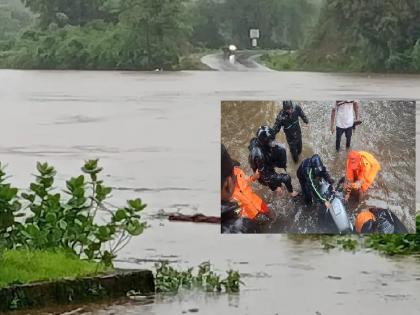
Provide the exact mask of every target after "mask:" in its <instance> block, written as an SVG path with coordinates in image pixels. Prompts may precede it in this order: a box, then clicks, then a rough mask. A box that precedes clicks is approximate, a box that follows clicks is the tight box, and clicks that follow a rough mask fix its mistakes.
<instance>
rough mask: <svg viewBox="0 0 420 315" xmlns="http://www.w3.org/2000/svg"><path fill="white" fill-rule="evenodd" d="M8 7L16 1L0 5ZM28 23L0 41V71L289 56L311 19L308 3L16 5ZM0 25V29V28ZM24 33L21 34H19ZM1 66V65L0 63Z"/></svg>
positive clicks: (177, 0)
mask: <svg viewBox="0 0 420 315" xmlns="http://www.w3.org/2000/svg"><path fill="white" fill-rule="evenodd" d="M0 1H3V2H4V1H7V2H9V4H10V3H15V5H18V2H19V0H0ZM21 4H23V5H24V7H23V6H22V5H21V6H20V9H21V12H23V9H25V12H26V14H28V12H29V11H28V10H30V12H31V15H30V18H31V19H32V22H31V23H26V24H24V23H23V24H20V25H16V26H15V27H14V28H15V30H16V32H15V34H14V35H15V36H14V37H9V38H0V43H1V44H0V49H1V50H2V52H1V55H0V57H1V60H2V63H3V64H2V65H3V66H8V67H17V68H63V69H66V68H75V69H154V68H162V67H163V68H166V69H171V68H173V67H175V66H176V65H177V64H178V62H179V58H180V57H181V56H183V55H187V54H189V53H191V52H193V51H196V50H197V49H200V48H201V49H219V48H221V47H223V46H226V45H228V44H231V43H233V44H235V45H237V46H238V47H239V48H248V47H249V46H250V42H249V37H248V32H249V29H250V28H253V27H256V28H259V29H260V30H261V40H260V46H261V47H264V48H287V49H297V48H299V47H301V46H302V45H303V42H304V40H305V33H306V31H307V28H308V26H309V25H310V24H311V23H313V21H314V20H315V17H314V14H313V11H314V10H315V8H317V7H318V5H316V4H315V3H314V0H261V1H254V0H224V1H221V0H126V1H122V0H22V3H21ZM3 22H4V21H1V22H0V24H7V23H3ZM25 26H26V28H25ZM0 62H1V61H0Z"/></svg>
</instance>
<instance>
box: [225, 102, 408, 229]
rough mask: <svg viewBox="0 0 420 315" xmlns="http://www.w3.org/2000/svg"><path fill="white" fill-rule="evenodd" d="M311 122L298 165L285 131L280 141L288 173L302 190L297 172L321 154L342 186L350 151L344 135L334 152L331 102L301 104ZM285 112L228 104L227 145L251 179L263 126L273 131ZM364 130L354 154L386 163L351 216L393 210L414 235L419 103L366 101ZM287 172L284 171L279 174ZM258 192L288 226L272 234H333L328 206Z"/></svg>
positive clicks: (273, 105) (274, 106) (357, 134)
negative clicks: (251, 159) (253, 149)
mask: <svg viewBox="0 0 420 315" xmlns="http://www.w3.org/2000/svg"><path fill="white" fill-rule="evenodd" d="M296 104H298V105H300V106H301V108H302V109H303V111H304V113H305V114H306V116H307V117H308V119H309V127H307V126H306V125H305V124H304V123H303V122H302V121H300V124H301V127H302V139H303V140H302V141H303V150H302V154H301V157H300V160H299V162H298V163H297V164H295V163H294V162H293V160H292V158H291V155H290V152H289V148H288V144H287V142H286V139H285V135H284V132H283V130H282V131H280V133H278V134H277V138H276V141H277V142H279V143H281V144H283V145H284V146H285V147H286V149H287V151H288V165H287V173H288V174H290V176H291V177H292V184H293V186H294V188H295V189H296V190H297V191H300V185H299V181H298V179H297V177H296V171H297V168H298V167H299V164H300V163H301V162H302V160H303V159H305V158H307V157H311V156H312V155H313V154H319V155H320V156H321V158H322V161H323V162H324V165H325V166H326V167H327V170H328V171H329V173H330V175H331V176H332V178H333V179H335V181H336V182H337V181H338V179H339V178H341V177H343V176H345V169H346V158H347V151H346V149H345V136H344V135H343V137H342V140H341V149H340V152H339V153H337V152H336V150H335V138H336V137H335V134H334V135H333V134H331V131H330V121H331V108H332V104H333V102H331V101H314V102H296ZM280 109H281V105H279V103H278V102H253V101H251V102H223V104H222V109H221V112H222V134H221V139H222V142H223V143H224V144H225V145H226V147H227V149H228V151H229V152H230V154H231V156H232V157H233V158H234V159H237V160H238V161H239V162H240V163H241V165H242V167H243V169H244V170H245V171H246V173H247V174H252V170H251V168H250V166H249V163H248V155H249V150H248V145H249V141H250V140H251V139H252V138H253V137H255V133H256V131H257V130H258V128H259V127H260V126H262V125H269V126H271V127H272V126H273V125H274V122H275V119H276V117H277V114H278V113H279V111H280ZM359 111H360V117H361V120H362V122H363V123H362V125H360V126H358V127H357V128H356V130H355V131H354V132H353V136H352V149H354V150H360V151H367V152H369V153H371V154H373V156H375V157H376V159H377V160H378V161H379V163H380V164H381V168H382V169H381V171H380V172H379V175H378V176H377V179H376V181H375V183H374V184H373V185H372V186H371V187H370V189H369V191H368V195H367V198H366V199H365V200H363V201H362V202H361V203H357V202H355V201H354V200H352V199H350V202H349V204H348V205H347V212H348V215H349V216H350V218H351V220H352V221H354V219H355V215H357V213H358V211H360V210H362V209H365V208H368V207H382V208H389V209H391V210H392V211H393V212H394V213H395V214H396V215H397V216H398V217H399V218H400V220H401V221H402V222H403V223H404V225H405V226H406V227H407V228H408V230H409V231H410V232H414V233H415V230H416V229H415V220H414V217H415V211H416V210H415V198H416V187H415V177H414V173H413V170H414V169H415V164H416V157H415V143H416V142H415V137H416V122H415V111H416V108H415V102H397V101H361V105H360V108H359ZM278 172H279V173H280V172H283V173H284V170H278ZM253 187H254V191H255V192H257V194H258V195H260V196H261V197H262V198H263V200H265V201H266V202H267V203H268V204H269V206H271V208H272V209H273V210H274V211H276V213H278V214H279V215H280V217H279V218H280V219H279V220H281V221H283V222H279V223H278V224H277V225H276V227H273V229H272V230H271V232H293V233H318V232H328V231H329V229H330V228H329V227H328V226H327V224H326V223H325V222H323V220H322V218H323V215H322V214H323V209H324V208H323V207H322V206H321V205H317V204H314V205H313V206H310V207H308V206H305V205H304V202H303V198H297V199H296V200H291V198H290V197H288V196H284V197H279V196H277V195H276V194H275V193H273V192H272V191H271V190H270V189H269V188H268V187H265V186H262V185H261V184H259V183H258V182H256V183H254V184H253Z"/></svg>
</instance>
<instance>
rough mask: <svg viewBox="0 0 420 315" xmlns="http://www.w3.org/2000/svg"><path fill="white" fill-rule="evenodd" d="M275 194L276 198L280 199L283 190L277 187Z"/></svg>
mask: <svg viewBox="0 0 420 315" xmlns="http://www.w3.org/2000/svg"><path fill="white" fill-rule="evenodd" d="M276 193H277V196H279V197H282V196H283V188H281V187H277V189H276Z"/></svg>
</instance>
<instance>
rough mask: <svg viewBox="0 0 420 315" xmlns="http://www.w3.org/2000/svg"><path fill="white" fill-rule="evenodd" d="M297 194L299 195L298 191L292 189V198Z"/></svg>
mask: <svg viewBox="0 0 420 315" xmlns="http://www.w3.org/2000/svg"><path fill="white" fill-rule="evenodd" d="M297 195H299V193H298V192H297V191H292V192H291V193H290V196H291V197H293V198H294V197H296V196H297Z"/></svg>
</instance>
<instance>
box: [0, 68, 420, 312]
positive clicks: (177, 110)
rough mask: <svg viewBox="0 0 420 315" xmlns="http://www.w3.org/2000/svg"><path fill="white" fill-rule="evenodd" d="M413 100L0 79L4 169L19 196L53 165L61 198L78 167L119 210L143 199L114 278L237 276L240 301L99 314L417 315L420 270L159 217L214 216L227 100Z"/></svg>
mask: <svg viewBox="0 0 420 315" xmlns="http://www.w3.org/2000/svg"><path fill="white" fill-rule="evenodd" d="M419 86H420V77H419V76H399V75H395V76H382V75H375V76H370V77H369V76H367V75H363V76H358V75H338V74H318V73H297V72H283V73H278V72H258V73H252V75H247V74H245V73H244V72H226V73H221V72H214V71H209V72H179V73H142V72H79V71H67V72H60V71H57V72H51V71H0V106H1V109H2V114H1V115H0V131H1V134H2V140H1V142H0V160H1V161H2V162H3V163H7V164H8V167H7V172H8V173H9V174H12V175H13V177H12V178H11V182H12V183H13V184H15V185H17V186H18V187H21V188H24V187H27V186H28V184H29V181H30V180H32V176H31V174H33V173H34V172H35V163H36V161H48V162H50V163H52V164H53V165H55V166H56V168H57V171H58V174H59V177H58V182H57V186H60V187H63V184H64V182H63V181H64V179H66V178H68V177H69V176H74V175H76V174H78V173H79V169H80V166H81V165H82V164H83V161H84V160H85V159H88V158H100V159H101V164H102V166H104V173H105V174H106V177H105V184H108V185H110V186H112V187H114V191H113V199H114V200H113V203H115V204H122V203H123V202H124V201H125V200H126V199H128V198H134V197H140V198H142V199H143V200H144V201H145V202H146V203H148V204H149V206H148V208H146V210H145V211H146V212H145V216H146V219H147V220H148V223H149V224H150V228H148V229H147V230H146V231H145V233H144V234H143V235H141V236H140V237H137V238H135V239H133V240H132V241H131V243H130V244H129V245H128V246H127V247H126V248H125V249H124V250H123V251H122V252H121V253H120V255H119V257H118V261H117V266H118V267H125V268H145V267H149V266H150V262H153V261H154V260H159V259H168V260H170V261H173V262H175V263H176V265H178V266H184V267H186V266H191V265H197V264H199V263H200V262H202V261H204V260H210V261H211V262H212V263H213V264H214V266H215V267H216V268H217V269H218V270H219V271H223V270H225V269H226V268H227V267H232V268H234V269H237V270H239V271H240V272H241V273H242V274H243V275H244V276H243V280H244V282H245V283H246V286H245V287H244V288H243V291H242V292H241V294H240V295H239V296H230V297H229V296H227V295H222V296H220V297H208V296H207V295H206V296H202V295H193V296H188V295H187V296H185V297H184V298H185V299H184V298H183V297H182V296H180V297H179V299H180V300H178V297H176V298H174V299H165V300H163V301H157V303H155V304H151V305H148V306H140V305H139V306H135V305H132V304H129V305H123V306H110V307H104V308H102V309H101V310H94V312H95V313H96V314H127V313H128V314H129V313H130V312H131V313H132V314H137V313H142V312H145V313H146V312H148V313H149V314H161V313H175V314H180V313H182V311H181V310H184V308H187V307H189V306H188V305H197V306H198V307H199V309H200V312H201V313H204V314H206V312H207V314H209V313H210V312H211V313H214V312H213V311H214V310H220V313H223V312H227V311H229V312H230V313H234V314H246V313H248V314H255V313H256V312H257V313H259V314H275V313H279V314H280V313H289V314H290V313H297V314H316V312H319V313H321V314H331V313H334V314H336V313H337V312H339V313H340V314H353V313H354V311H351V312H350V309H353V307H351V306H350V305H355V304H356V303H357V306H359V305H360V306H363V313H364V314H395V313H396V312H398V311H401V310H402V309H403V310H404V312H405V314H418V313H419V307H420V303H419V300H418V297H417V296H418V292H419V290H420V281H419V280H418V278H420V270H419V268H420V267H419V266H420V264H418V263H416V262H414V260H412V259H405V260H402V261H395V260H390V259H387V258H382V257H379V256H377V255H376V254H373V253H366V254H362V255H359V254H358V255H353V254H351V253H341V252H331V253H330V254H328V255H326V254H325V253H324V252H323V251H321V250H320V249H319V248H318V246H317V244H316V243H305V244H304V245H301V244H297V243H295V242H293V241H290V240H289V239H288V238H287V237H286V236H282V235H248V236H243V235H241V236H238V235H236V236H235V235H220V234H219V232H220V227H219V226H217V225H206V224H204V225H199V224H191V223H177V222H168V221H166V219H164V218H163V219H159V218H157V217H156V214H157V213H159V211H160V210H161V209H163V210H164V211H166V212H174V211H178V210H179V211H182V212H183V213H196V212H201V213H204V214H208V215H218V214H219V211H220V207H219V186H218V185H219V176H220V175H219V169H220V165H219V164H220V162H219V150H220V124H221V117H220V108H219V104H220V100H222V99H231V100H237V99H253V100H259V99H266V100H270V99H276V100H277V99H283V98H291V99H306V100H325V99H336V98H345V99H348V98H374V99H382V98H385V99H394V98H404V99H406V98H417V99H420V89H418V87H419ZM362 271H366V272H368V273H369V274H364V273H362ZM328 276H332V277H341V279H339V280H338V279H335V278H328ZM382 283H386V285H382ZM342 292H351V294H346V293H342ZM255 305H265V306H266V308H264V309H260V308H258V310H256V309H255V307H256V306H255ZM354 307H356V306H354ZM265 310H266V311H265ZM186 311H188V309H187V310H186ZM88 313H89V312H87V314H88ZM146 314H147V313H146Z"/></svg>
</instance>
